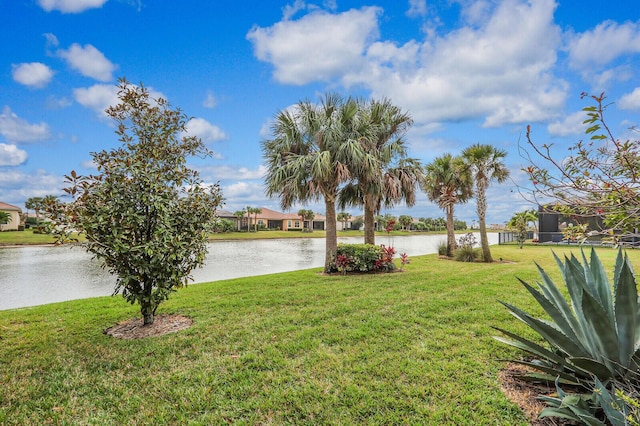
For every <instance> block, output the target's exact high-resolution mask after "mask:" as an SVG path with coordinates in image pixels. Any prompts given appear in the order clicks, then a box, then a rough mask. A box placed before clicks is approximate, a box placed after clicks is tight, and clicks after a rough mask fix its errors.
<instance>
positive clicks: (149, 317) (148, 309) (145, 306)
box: [140, 300, 154, 325]
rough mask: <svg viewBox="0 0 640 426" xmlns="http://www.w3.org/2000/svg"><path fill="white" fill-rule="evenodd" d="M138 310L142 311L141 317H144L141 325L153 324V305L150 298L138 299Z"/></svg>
mask: <svg viewBox="0 0 640 426" xmlns="http://www.w3.org/2000/svg"><path fill="white" fill-rule="evenodd" d="M140 312H141V313H142V318H143V319H144V323H143V325H151V324H153V319H154V318H153V307H152V306H151V300H141V301H140Z"/></svg>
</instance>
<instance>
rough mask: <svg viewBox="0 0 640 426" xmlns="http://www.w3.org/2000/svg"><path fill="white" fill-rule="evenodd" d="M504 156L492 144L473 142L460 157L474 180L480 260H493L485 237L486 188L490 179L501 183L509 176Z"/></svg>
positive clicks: (501, 151)
mask: <svg viewBox="0 0 640 426" xmlns="http://www.w3.org/2000/svg"><path fill="white" fill-rule="evenodd" d="M506 156H507V152H506V151H503V150H501V149H497V148H495V147H494V146H492V145H482V144H475V145H472V146H470V147H468V148H466V149H465V150H464V151H462V158H463V159H464V162H465V163H466V165H467V167H468V168H469V170H470V172H471V176H472V178H473V181H474V182H475V198H476V210H477V212H478V222H479V224H480V246H481V247H482V260H484V261H485V262H488V263H491V262H493V257H491V249H490V248H489V238H488V237H487V223H486V215H487V188H488V187H489V184H490V183H491V181H493V180H495V181H497V182H498V183H502V182H504V181H506V180H507V178H508V177H509V169H507V167H506V166H505V164H504V162H503V159H504V157H506Z"/></svg>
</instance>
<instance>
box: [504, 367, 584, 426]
mask: <svg viewBox="0 0 640 426" xmlns="http://www.w3.org/2000/svg"><path fill="white" fill-rule="evenodd" d="M527 371H531V370H530V369H528V368H527V367H525V366H523V365H520V364H516V363H509V364H507V366H506V368H505V369H504V370H502V371H500V373H499V374H498V378H499V379H500V387H501V389H502V391H503V392H504V394H505V395H506V396H507V398H508V399H509V401H511V402H513V403H514V404H516V405H517V406H518V407H520V409H521V410H522V412H523V413H524V415H525V416H526V417H527V419H529V423H530V424H531V425H532V426H566V425H572V424H574V423H572V422H570V421H569V420H563V419H560V418H557V417H544V418H542V419H541V418H538V415H539V414H540V411H542V409H543V408H545V407H546V405H545V404H544V403H543V402H541V401H539V400H538V399H537V398H538V395H550V394H552V393H554V392H555V389H554V388H550V387H548V386H544V385H541V384H538V383H531V382H528V381H526V380H522V379H521V378H519V377H518V376H521V375H523V374H524V373H526V372H527Z"/></svg>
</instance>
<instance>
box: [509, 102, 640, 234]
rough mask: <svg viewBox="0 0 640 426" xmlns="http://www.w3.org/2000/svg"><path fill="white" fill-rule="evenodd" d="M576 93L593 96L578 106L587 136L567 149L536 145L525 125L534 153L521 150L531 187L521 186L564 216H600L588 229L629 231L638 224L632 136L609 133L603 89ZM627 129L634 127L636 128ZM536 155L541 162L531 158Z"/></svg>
mask: <svg viewBox="0 0 640 426" xmlns="http://www.w3.org/2000/svg"><path fill="white" fill-rule="evenodd" d="M582 97H583V98H585V97H588V98H590V99H591V100H592V101H593V102H594V104H593V105H591V106H587V107H585V108H583V109H582V110H583V111H584V112H585V120H584V121H583V123H584V124H586V125H588V126H589V127H588V128H587V129H586V130H585V134H586V135H587V136H588V137H589V140H587V141H582V140H581V141H579V142H577V143H575V144H574V145H573V146H571V147H569V149H568V152H567V153H557V152H552V147H553V144H543V145H541V146H538V145H536V144H535V143H534V142H533V140H532V130H531V127H530V126H527V134H526V138H527V142H528V146H529V148H531V149H532V150H533V153H535V154H536V155H537V157H535V158H534V157H532V156H531V155H530V154H529V153H528V152H526V150H525V154H526V157H527V159H528V160H529V161H530V163H531V164H530V165H529V166H528V167H526V168H525V169H524V171H525V172H526V173H527V174H528V176H529V179H530V180H531V182H532V183H533V189H532V190H530V192H527V191H526V190H522V191H521V192H523V194H525V196H527V198H529V197H530V201H532V202H535V203H536V204H538V205H546V206H547V207H548V208H549V209H552V210H555V211H557V212H558V213H562V214H564V215H567V216H572V217H574V216H575V217H598V218H600V219H601V220H602V229H592V230H590V233H591V234H594V233H595V234H597V233H601V234H604V235H611V234H613V233H614V232H615V233H616V234H617V235H618V236H623V235H624V234H629V233H634V232H635V229H637V228H640V152H639V151H638V148H637V147H638V140H637V139H618V138H616V137H615V136H614V134H613V133H612V131H611V129H610V128H609V126H608V125H607V123H606V120H605V113H606V109H607V107H608V104H605V101H606V97H605V95H604V93H601V94H600V95H598V96H592V95H589V94H587V93H583V94H582ZM631 130H632V131H633V132H637V129H636V128H632V129H631ZM538 157H539V158H538ZM558 158H562V160H561V161H560V160H558ZM540 159H542V162H543V164H542V165H539V164H537V162H538V161H540Z"/></svg>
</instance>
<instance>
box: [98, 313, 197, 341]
mask: <svg viewBox="0 0 640 426" xmlns="http://www.w3.org/2000/svg"><path fill="white" fill-rule="evenodd" d="M191 324H193V320H192V319H191V318H189V317H186V316H184V315H179V314H172V315H164V314H163V315H156V316H155V318H154V320H153V324H150V325H143V319H142V317H137V318H131V319H130V320H126V321H122V322H119V323H118V324H116V325H114V326H112V327H109V328H107V329H106V330H104V332H103V333H104V334H107V335H109V336H111V337H115V338H118V339H144V338H145V337H156V336H162V335H164V334H167V333H175V332H176V331H180V330H184V329H185V328H189V327H191Z"/></svg>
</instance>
